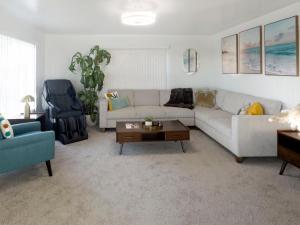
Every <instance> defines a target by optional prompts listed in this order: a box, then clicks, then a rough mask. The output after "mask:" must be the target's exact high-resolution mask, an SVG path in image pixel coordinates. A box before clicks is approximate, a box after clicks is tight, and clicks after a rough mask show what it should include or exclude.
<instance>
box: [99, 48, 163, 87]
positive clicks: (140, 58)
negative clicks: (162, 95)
mask: <svg viewBox="0 0 300 225" xmlns="http://www.w3.org/2000/svg"><path fill="white" fill-rule="evenodd" d="M109 52H110V53H111V55H112V59H111V63H110V64H109V66H107V67H106V70H105V74H106V76H105V88H106V89H110V88H118V89H163V88H166V86H167V66H166V63H167V62H166V61H167V49H162V48H160V49H110V50H109Z"/></svg>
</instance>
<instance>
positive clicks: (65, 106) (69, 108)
mask: <svg viewBox="0 0 300 225" xmlns="http://www.w3.org/2000/svg"><path fill="white" fill-rule="evenodd" d="M42 106H43V109H44V110H45V113H46V129H47V130H54V131H55V136H56V139H57V140H59V141H61V142H62V143H63V144H69V143H72V142H76V141H81V140H84V139H87V138H88V133H87V131H86V119H85V114H84V106H83V104H82V103H81V101H80V100H79V99H78V98H77V97H76V92H75V89H74V87H73V85H72V83H71V81H69V80H46V81H45V82H44V88H43V98H42Z"/></svg>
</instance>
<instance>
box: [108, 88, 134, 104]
mask: <svg viewBox="0 0 300 225" xmlns="http://www.w3.org/2000/svg"><path fill="white" fill-rule="evenodd" d="M114 91H116V92H118V95H119V97H120V98H128V105H129V106H134V95H133V90H129V89H111V90H108V92H114Z"/></svg>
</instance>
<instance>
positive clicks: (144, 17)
mask: <svg viewBox="0 0 300 225" xmlns="http://www.w3.org/2000/svg"><path fill="white" fill-rule="evenodd" d="M155 19H156V15H155V14H154V13H153V12H149V11H133V12H125V13H123V14H122V16H121V20H122V23H123V24H126V25H130V26H146V25H150V24H153V23H155Z"/></svg>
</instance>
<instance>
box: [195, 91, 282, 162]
mask: <svg viewBox="0 0 300 225" xmlns="http://www.w3.org/2000/svg"><path fill="white" fill-rule="evenodd" d="M253 102H260V103H261V104H262V105H263V107H264V111H265V114H267V115H260V116H252V115H238V112H239V110H240V109H241V108H242V107H244V106H247V105H249V104H251V103H253ZM281 108H282V104H281V102H279V101H275V100H269V99H264V98H259V97H254V96H250V95H245V94H240V93H235V92H230V91H225V90H218V91H217V94H216V107H215V108H212V109H211V108H205V107H199V106H198V107H196V108H195V123H196V126H197V127H198V128H200V129H201V130H203V131H204V132H205V133H206V134H208V135H209V136H210V137H212V138H213V139H215V140H216V141H217V142H219V143H220V144H221V145H223V146H224V147H226V148H227V149H228V150H229V151H231V152H232V153H233V154H234V155H235V156H236V159H237V161H238V162H241V161H242V159H243V158H244V157H262V156H277V147H276V143H277V136H276V131H277V130H278V129H284V128H287V125H284V124H279V123H270V122H269V118H270V117H271V116H272V115H274V114H277V113H279V112H280V111H281Z"/></svg>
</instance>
